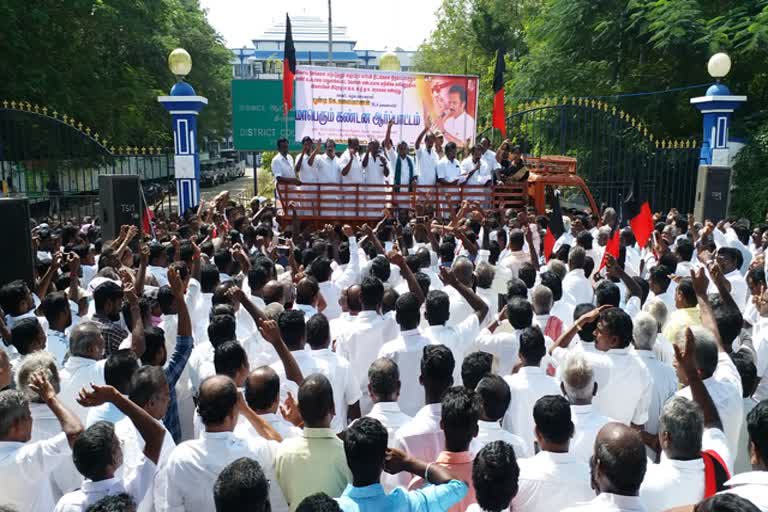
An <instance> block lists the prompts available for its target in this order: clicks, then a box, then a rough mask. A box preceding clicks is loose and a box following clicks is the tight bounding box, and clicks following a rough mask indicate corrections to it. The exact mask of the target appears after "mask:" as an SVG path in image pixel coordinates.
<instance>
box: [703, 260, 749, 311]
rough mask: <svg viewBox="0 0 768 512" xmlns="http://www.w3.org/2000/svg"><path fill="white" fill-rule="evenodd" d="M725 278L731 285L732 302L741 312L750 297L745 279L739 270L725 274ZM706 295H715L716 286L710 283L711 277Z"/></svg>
mask: <svg viewBox="0 0 768 512" xmlns="http://www.w3.org/2000/svg"><path fill="white" fill-rule="evenodd" d="M725 278H726V279H727V280H728V282H729V283H731V297H733V301H734V302H735V303H736V305H737V306H739V309H740V310H741V311H744V308H745V307H746V305H747V298H749V296H750V294H749V287H748V286H747V281H746V279H744V276H743V275H742V274H741V272H740V271H739V269H736V270H732V271H730V272H728V273H727V274H725ZM707 293H717V286H715V283H714V282H712V278H711V276H710V283H709V288H708V289H707Z"/></svg>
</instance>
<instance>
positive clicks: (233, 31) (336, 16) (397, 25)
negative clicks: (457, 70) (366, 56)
mask: <svg viewBox="0 0 768 512" xmlns="http://www.w3.org/2000/svg"><path fill="white" fill-rule="evenodd" d="M332 2H333V4H332V13H333V24H334V25H346V27H347V33H348V34H349V35H350V36H351V37H352V39H354V40H356V41H357V46H356V47H357V48H358V49H364V50H383V49H384V48H385V47H389V48H393V49H394V48H395V47H398V46H399V47H401V48H403V49H404V50H415V49H417V48H418V46H419V44H421V42H422V41H423V40H424V39H426V38H427V37H428V36H429V34H430V32H431V31H432V30H433V29H434V28H435V15H434V13H435V11H436V10H437V8H438V7H439V6H440V3H441V1H440V0H387V1H386V2H380V1H373V0H332ZM200 3H201V5H202V7H203V8H205V9H207V10H208V20H209V21H210V23H211V24H212V25H213V27H214V28H215V29H216V30H217V31H218V32H219V33H220V34H221V35H222V36H223V37H224V39H225V41H226V43H227V46H228V47H230V48H241V47H243V46H248V47H250V46H252V44H251V39H253V38H255V37H256V36H258V35H259V34H261V33H262V32H263V31H264V29H266V28H268V27H269V26H271V25H272V21H273V18H283V17H284V16H285V13H286V11H287V12H288V14H289V15H291V16H299V15H307V16H320V17H322V18H323V19H327V18H328V2H327V1H326V0H201V2H200ZM382 6H386V7H385V8H382Z"/></svg>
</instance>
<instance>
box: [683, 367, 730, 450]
mask: <svg viewBox="0 0 768 512" xmlns="http://www.w3.org/2000/svg"><path fill="white" fill-rule="evenodd" d="M704 386H706V388H707V391H709V395H710V396H711V397H712V401H713V402H714V403H715V407H717V412H718V414H719V415H720V421H722V422H723V428H724V430H725V437H726V438H727V439H728V450H729V451H730V453H734V454H735V453H738V443H739V432H740V431H741V422H742V421H743V418H744V404H743V401H742V388H741V377H740V376H739V372H738V370H736V365H734V364H733V361H731V358H730V357H729V356H728V354H726V353H725V352H719V353H718V354H717V368H715V373H713V374H712V376H711V377H709V378H706V379H704ZM677 394H678V395H680V396H684V397H685V398H687V399H688V400H692V399H693V397H692V395H691V388H690V387H685V388H683V389H681V390H680V391H678V392H677Z"/></svg>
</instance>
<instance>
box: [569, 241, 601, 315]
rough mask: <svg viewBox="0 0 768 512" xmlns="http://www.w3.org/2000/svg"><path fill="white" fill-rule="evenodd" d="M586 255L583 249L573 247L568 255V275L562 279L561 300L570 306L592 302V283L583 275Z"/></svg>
mask: <svg viewBox="0 0 768 512" xmlns="http://www.w3.org/2000/svg"><path fill="white" fill-rule="evenodd" d="M586 257H587V253H586V251H585V250H584V248H583V247H578V246H577V247H573V248H571V252H569V253H568V273H567V274H566V275H565V277H564V278H563V300H564V301H566V302H567V303H569V304H570V305H571V306H574V307H576V306H578V305H579V304H585V303H590V302H592V298H593V296H594V293H593V291H592V283H591V282H590V281H589V278H588V277H587V275H586V274H585V273H584V262H585V260H586Z"/></svg>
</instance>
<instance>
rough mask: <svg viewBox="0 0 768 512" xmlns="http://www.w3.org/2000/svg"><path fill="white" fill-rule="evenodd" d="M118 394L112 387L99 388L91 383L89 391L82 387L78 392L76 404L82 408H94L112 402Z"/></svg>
mask: <svg viewBox="0 0 768 512" xmlns="http://www.w3.org/2000/svg"><path fill="white" fill-rule="evenodd" d="M117 394H119V392H118V391H117V390H116V389H115V388H113V387H112V386H99V385H96V384H93V383H91V389H90V390H89V389H88V388H87V387H84V388H83V389H81V390H80V393H79V395H78V397H77V403H79V404H80V405H82V406H83V407H96V406H99V405H103V404H105V403H107V402H111V401H112V400H114V398H115V395H117Z"/></svg>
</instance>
